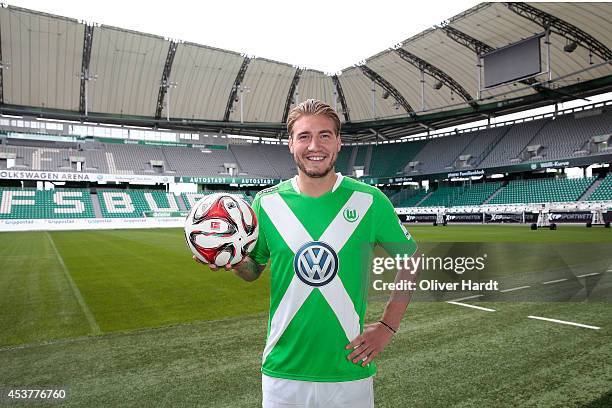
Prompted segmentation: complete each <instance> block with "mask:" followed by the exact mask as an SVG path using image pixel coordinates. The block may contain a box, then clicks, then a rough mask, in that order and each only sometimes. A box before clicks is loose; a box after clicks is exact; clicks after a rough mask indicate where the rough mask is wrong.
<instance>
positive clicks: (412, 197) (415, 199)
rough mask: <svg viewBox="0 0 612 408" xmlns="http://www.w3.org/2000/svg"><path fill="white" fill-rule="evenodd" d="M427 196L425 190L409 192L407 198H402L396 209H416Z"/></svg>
mask: <svg viewBox="0 0 612 408" xmlns="http://www.w3.org/2000/svg"><path fill="white" fill-rule="evenodd" d="M426 195H427V191H425V190H420V189H419V190H414V191H412V190H411V191H410V193H409V194H408V197H407V198H402V199H401V200H400V201H399V203H398V205H397V206H398V207H416V206H417V204H418V203H419V202H420V201H421V200H423V198H425V196H426Z"/></svg>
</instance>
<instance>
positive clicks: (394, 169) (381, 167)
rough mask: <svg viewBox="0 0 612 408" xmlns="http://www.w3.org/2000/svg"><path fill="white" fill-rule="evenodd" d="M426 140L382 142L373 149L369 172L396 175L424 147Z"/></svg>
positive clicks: (377, 175)
mask: <svg viewBox="0 0 612 408" xmlns="http://www.w3.org/2000/svg"><path fill="white" fill-rule="evenodd" d="M425 143H426V142H425V141H416V142H411V143H389V144H380V145H378V146H376V147H375V148H374V149H373V150H372V160H371V164H370V171H369V173H368V174H370V175H372V176H374V177H384V176H389V177H392V176H395V175H396V174H398V173H401V172H402V170H403V168H404V167H405V166H406V163H408V162H410V161H411V160H412V159H413V158H414V156H415V155H416V154H417V153H418V152H419V151H420V150H421V149H422V148H423V146H424V145H425Z"/></svg>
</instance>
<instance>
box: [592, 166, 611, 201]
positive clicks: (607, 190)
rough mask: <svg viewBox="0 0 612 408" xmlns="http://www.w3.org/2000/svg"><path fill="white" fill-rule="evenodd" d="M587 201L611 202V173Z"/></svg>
mask: <svg viewBox="0 0 612 408" xmlns="http://www.w3.org/2000/svg"><path fill="white" fill-rule="evenodd" d="M587 200H588V201H600V200H612V173H610V174H608V175H607V176H606V177H605V178H604V179H603V180H602V182H601V184H600V185H599V186H598V187H597V190H595V191H594V192H593V193H592V194H591V195H590V196H589V198H588V199H587Z"/></svg>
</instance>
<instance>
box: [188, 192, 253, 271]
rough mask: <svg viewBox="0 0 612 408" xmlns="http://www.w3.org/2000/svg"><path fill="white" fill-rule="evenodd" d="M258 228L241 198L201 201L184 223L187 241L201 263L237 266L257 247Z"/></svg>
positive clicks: (225, 196)
mask: <svg viewBox="0 0 612 408" xmlns="http://www.w3.org/2000/svg"><path fill="white" fill-rule="evenodd" d="M258 236H259V225H258V224H257V218H256V217H255V213H254V212H253V209H252V208H251V206H250V205H249V204H248V203H247V202H246V201H244V200H243V199H242V198H239V197H235V196H231V195H229V194H227V193H216V194H211V195H209V196H206V197H204V198H202V199H201V200H199V201H198V202H197V203H196V204H195V205H194V206H193V208H192V209H191V211H190V212H189V215H188V216H187V219H186V220H185V239H186V240H187V245H188V246H189V249H191V252H193V254H194V255H195V256H196V257H197V258H198V259H199V260H200V261H202V262H205V263H208V264H214V265H217V266H225V265H227V264H231V265H235V264H237V263H238V262H240V261H242V259H243V258H244V257H245V256H246V255H248V253H249V252H251V251H252V250H253V248H254V247H255V243H256V242H257V237H258Z"/></svg>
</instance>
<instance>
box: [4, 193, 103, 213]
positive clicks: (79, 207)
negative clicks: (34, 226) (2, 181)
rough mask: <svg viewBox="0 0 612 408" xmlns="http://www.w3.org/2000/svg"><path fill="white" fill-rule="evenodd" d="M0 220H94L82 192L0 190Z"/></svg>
mask: <svg viewBox="0 0 612 408" xmlns="http://www.w3.org/2000/svg"><path fill="white" fill-rule="evenodd" d="M0 195H1V197H0V219H54V218H93V217H95V215H94V211H93V205H92V199H91V196H90V193H89V190H86V189H62V190H36V189H33V188H24V189H16V188H0Z"/></svg>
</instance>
